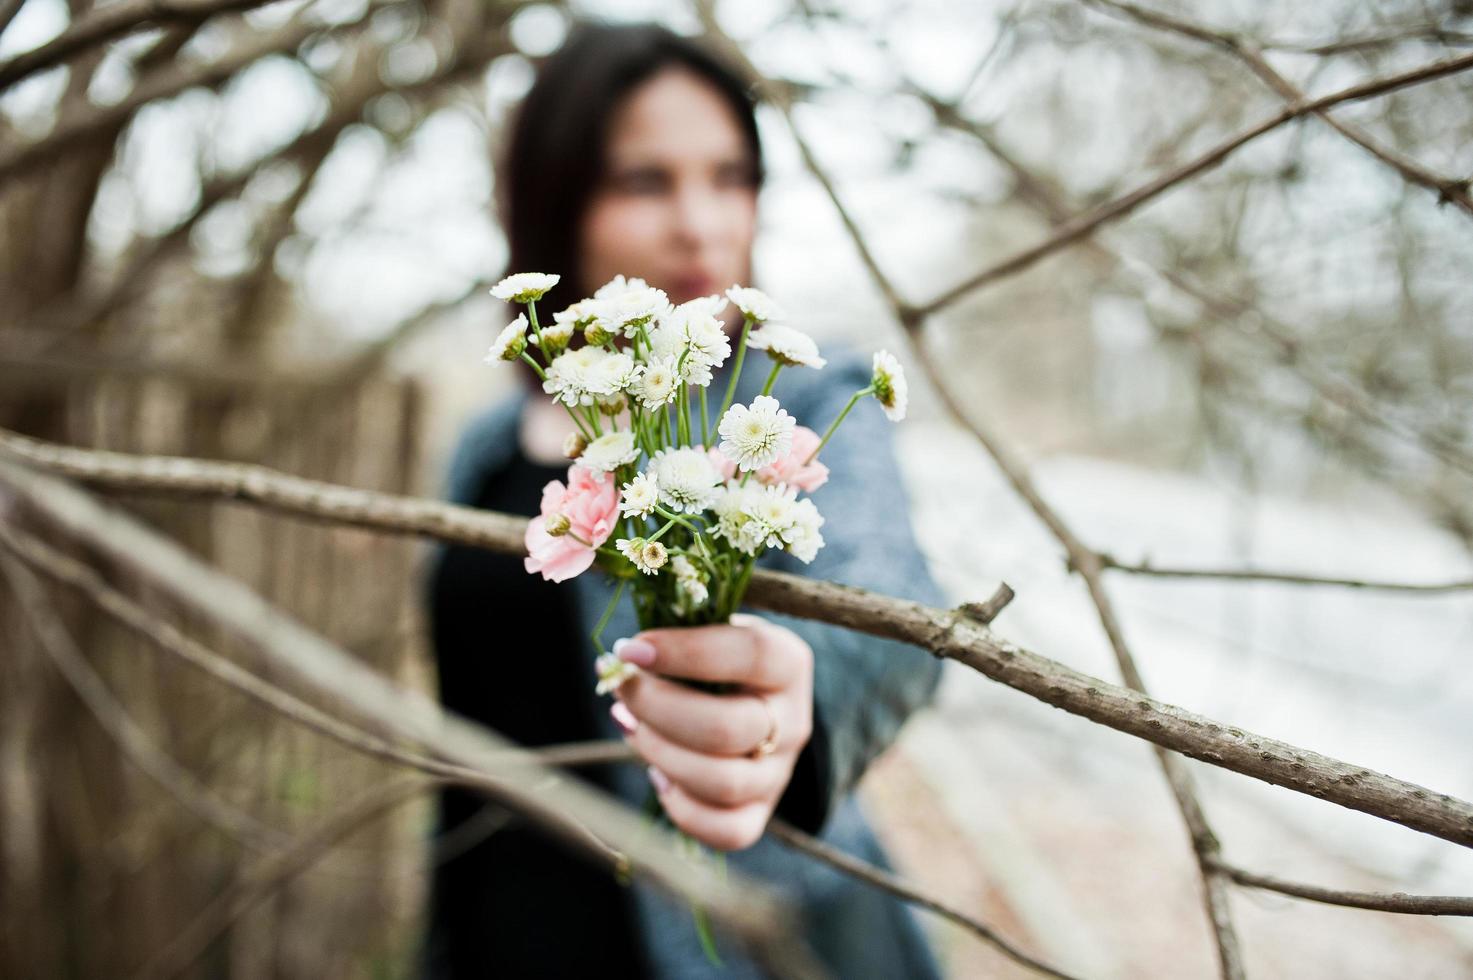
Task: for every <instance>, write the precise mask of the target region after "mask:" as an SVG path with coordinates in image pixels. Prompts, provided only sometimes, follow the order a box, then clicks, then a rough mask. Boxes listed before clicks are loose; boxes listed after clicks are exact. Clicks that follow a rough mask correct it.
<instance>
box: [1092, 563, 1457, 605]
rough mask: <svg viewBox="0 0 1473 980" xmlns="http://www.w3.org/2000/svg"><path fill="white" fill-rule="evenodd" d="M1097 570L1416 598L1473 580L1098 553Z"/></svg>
mask: <svg viewBox="0 0 1473 980" xmlns="http://www.w3.org/2000/svg"><path fill="white" fill-rule="evenodd" d="M1099 558H1100V567H1101V568H1109V569H1115V570H1116V571H1121V572H1126V573H1128V574H1131V575H1151V576H1158V577H1161V578H1210V579H1221V580H1226V581H1230V582H1233V581H1239V582H1282V583H1284V584H1286V585H1333V586H1338V587H1341V588H1347V589H1376V590H1382V591H1388V592H1411V593H1413V594H1416V595H1438V594H1442V593H1447V592H1466V591H1468V590H1469V589H1473V579H1468V580H1464V581H1454V582H1388V581H1384V580H1383V581H1377V580H1372V579H1359V578H1336V577H1331V576H1323V575H1303V574H1299V573H1295V572H1275V571H1269V570H1266V569H1255V568H1180V567H1171V566H1166V565H1153V564H1151V563H1149V562H1144V563H1141V564H1130V563H1129V562H1123V561H1120V560H1119V559H1117V558H1114V557H1112V556H1110V555H1107V554H1104V553H1100V555H1099Z"/></svg>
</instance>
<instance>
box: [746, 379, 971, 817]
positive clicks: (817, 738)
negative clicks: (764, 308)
mask: <svg viewBox="0 0 1473 980" xmlns="http://www.w3.org/2000/svg"><path fill="white" fill-rule="evenodd" d="M822 374H823V375H824V376H825V377H824V378H823V383H822V384H821V385H814V386H812V388H811V389H810V392H809V397H806V398H803V399H801V400H797V401H795V403H794V405H795V408H797V410H798V411H797V413H796V414H797V416H798V420H799V422H800V423H802V424H805V425H808V426H809V427H810V428H812V429H814V430H815V431H817V432H819V433H822V432H823V430H824V429H825V428H827V427H828V425H829V423H830V422H831V421H832V420H833V419H834V418H835V417H836V416H837V415H838V413H839V412H840V411H841V410H842V409H843V407H844V404H845V403H846V402H847V401H848V400H849V397H850V396H851V395H852V394H853V393H854V392H855V391H857V390H859V389H861V388H864V387H866V386H867V385H868V384H869V380H870V364H869V360H868V358H861V357H860V356H859V355H857V354H852V353H849V352H844V353H842V354H840V355H839V356H836V357H831V358H830V363H829V365H828V367H826V368H825V369H824V370H823V372H822ZM893 424H894V423H892V422H890V421H889V420H888V419H887V418H886V417H885V415H884V413H883V411H882V410H881V409H880V406H879V405H878V404H875V403H874V400H873V399H865V400H863V401H861V402H859V403H858V404H857V405H855V406H854V409H853V410H852V411H851V412H850V413H849V415H848V416H847V417H846V418H845V420H844V423H843V424H842V425H841V426H840V427H839V429H838V431H837V432H836V433H835V434H834V435H833V437H832V438H831V439H830V440H829V442H828V444H827V445H826V446H825V447H824V451H823V455H822V457H821V458H822V460H823V462H824V463H825V464H826V465H827V466H828V467H829V470H830V476H829V482H828V483H826V484H825V485H824V486H822V487H820V488H819V489H818V490H816V491H815V492H814V493H813V494H811V499H812V500H813V502H814V504H815V506H817V507H818V510H819V513H821V514H822V515H823V517H824V524H823V528H822V533H823V536H824V542H825V543H824V546H823V548H821V549H820V550H819V553H818V556H817V557H816V558H815V559H814V560H813V562H812V563H811V564H809V565H804V564H802V563H801V562H799V561H798V560H797V559H796V558H793V557H792V556H791V555H789V554H787V553H786V552H775V551H774V552H769V553H768V555H767V556H765V560H763V561H762V562H761V563H760V564H762V565H764V566H766V567H771V568H776V569H779V570H782V571H787V572H793V573H795V574H800V575H804V576H806V577H809V578H815V579H824V580H827V581H831V582H839V583H843V584H845V585H854V586H859V587H862V588H866V589H872V590H874V591H877V592H883V593H885V594H887V595H892V596H897V597H900V598H906V599H913V600H916V601H919V602H925V603H929V604H932V605H944V604H945V598H944V594H943V593H942V591H941V589H940V587H939V586H938V585H937V584H936V583H935V581H934V580H933V579H932V577H931V574H930V571H929V569H928V568H927V566H926V561H925V558H924V556H923V555H922V554H921V552H920V550H919V548H918V546H917V544H916V541H915V537H914V533H913V531H912V527H911V522H910V510H909V500H908V497H907V494H906V491H905V487H904V485H903V483H902V481H901V476H900V473H899V469H898V464H897V461H896V457H895V452H894V444H893V439H892V432H891V427H892V425H893ZM763 615H764V616H767V617H768V618H769V619H771V620H773V621H774V622H780V623H781V624H782V625H784V626H786V627H788V628H789V629H791V630H793V631H794V632H795V633H797V634H798V635H799V636H801V637H803V639H804V640H806V641H807V642H808V644H809V646H811V647H812V648H813V654H814V677H813V702H814V703H813V709H814V737H813V739H811V740H810V743H809V745H808V746H807V747H805V749H804V752H803V754H802V755H801V756H800V758H799V760H798V763H797V765H796V767H795V769H794V772H793V779H792V781H791V782H790V783H789V785H788V789H787V791H786V792H785V795H784V797H783V799H782V800H781V801H780V803H779V805H778V808H777V813H778V815H780V816H782V817H784V818H785V819H787V820H789V821H790V822H792V823H794V824H795V825H797V826H799V827H802V828H803V829H804V830H807V831H809V832H811V833H817V832H818V831H819V830H820V829H821V828H822V827H823V824H824V823H825V821H826V820H827V818H828V816H829V814H831V813H833V811H834V809H835V808H836V807H837V806H838V804H839V802H840V801H842V800H843V798H844V796H845V795H846V794H848V793H849V792H850V791H851V790H852V789H853V788H854V786H855V784H856V783H858V782H859V779H860V777H861V776H863V775H864V772H865V770H866V768H868V766H869V764H870V762H871V760H873V759H874V758H875V757H876V756H878V755H879V754H880V753H881V752H883V751H884V750H885V749H886V748H887V747H888V746H889V745H890V743H891V742H892V741H894V739H895V737H896V735H897V734H898V733H899V731H900V728H901V726H902V725H903V724H904V723H905V720H906V719H907V718H908V717H909V716H910V714H911V713H912V712H914V711H916V710H917V709H919V708H921V707H922V706H924V705H925V704H927V703H928V702H929V701H930V699H931V697H932V696H933V694H934V693H935V690H936V686H937V684H938V682H939V681H940V678H941V661H940V659H939V658H937V657H935V656H933V655H932V654H930V653H929V652H927V651H925V650H921V649H919V648H917V647H913V646H910V645H909V644H905V643H901V642H899V641H895V640H886V639H881V638H879V637H874V636H870V635H868V634H864V633H858V632H855V631H852V630H847V629H844V628H842V627H838V626H831V625H828V624H825V623H817V622H814V621H812V620H806V619H799V618H797V617H793V616H783V615H776V614H770V613H766V612H764V613H763Z"/></svg>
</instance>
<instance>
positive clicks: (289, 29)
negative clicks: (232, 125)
mask: <svg viewBox="0 0 1473 980" xmlns="http://www.w3.org/2000/svg"><path fill="white" fill-rule="evenodd" d="M369 9H370V10H371V9H372V8H369ZM365 16H366V14H365ZM362 23H363V21H362V20H361V19H360V20H358V21H355V22H354V23H353V24H350V25H346V26H344V27H330V28H323V27H321V26H320V25H317V24H310V23H299V22H296V21H293V22H290V23H287V24H286V25H284V26H282V27H281V28H279V29H277V30H275V31H272V32H271V33H269V34H266V35H264V36H263V37H259V38H253V39H252V40H251V41H250V42H249V43H245V44H242V45H240V46H239V47H238V48H236V49H235V50H234V51H231V52H230V53H229V54H226V55H224V56H223V57H221V58H219V59H217V60H215V61H213V62H211V63H209V64H207V65H199V66H194V67H191V66H189V65H187V64H184V63H181V62H175V63H174V64H173V65H172V66H170V67H169V68H168V69H166V70H164V71H160V72H158V73H157V74H156V75H151V76H149V77H146V78H145V79H143V80H142V81H141V82H139V84H138V85H137V86H136V87H135V88H134V89H133V91H131V92H129V93H128V96H127V98H125V99H123V100H122V101H120V102H118V103H116V104H114V105H109V106H88V107H87V108H85V109H83V110H81V111H78V112H76V113H75V114H70V115H68V116H64V117H63V118H62V119H61V120H60V121H58V122H57V124H56V126H55V128H54V129H52V130H51V132H50V133H49V134H48V135H46V136H45V137H43V138H42V139H39V140H36V141H34V142H31V143H28V144H26V145H24V146H19V147H14V148H5V149H4V150H3V151H0V181H3V180H10V179H14V178H15V177H16V176H17V175H19V174H23V173H26V172H29V171H30V170H33V169H34V168H36V167H38V166H40V165H41V164H44V163H46V162H47V161H49V160H51V159H53V158H54V157H56V156H57V155H59V154H61V153H63V152H65V151H67V150H68V149H70V148H71V147H73V146H75V145H76V144H78V143H82V142H85V141H87V140H88V139H90V138H92V137H94V136H96V135H98V134H99V133H105V132H108V131H110V130H112V129H114V128H116V127H117V126H118V125H120V124H121V123H123V122H126V121H127V120H128V119H130V118H132V117H133V115H134V114H135V113H136V112H137V111H138V110H139V109H140V108H142V107H143V106H145V105H147V104H148V103H150V102H153V101H156V100H159V99H167V98H171V97H173V96H175V95H178V94H179V93H181V92H184V91H186V90H188V89H191V88H194V87H196V86H201V85H204V86H210V85H217V84H219V83H220V82H223V81H224V80H226V79H228V78H230V77H231V76H232V75H234V74H235V73H236V72H238V71H239V70H240V69H242V68H244V67H245V66H246V65H249V64H251V63H252V62H255V61H259V60H260V59H262V58H265V57H267V56H269V55H273V54H281V53H283V52H286V51H293V50H295V49H296V48H298V47H299V46H300V45H301V44H302V42H304V41H306V40H307V39H308V38H310V37H312V36H313V35H317V34H326V35H332V34H341V33H348V32H351V31H353V30H356V29H358V28H359V27H361V25H362Z"/></svg>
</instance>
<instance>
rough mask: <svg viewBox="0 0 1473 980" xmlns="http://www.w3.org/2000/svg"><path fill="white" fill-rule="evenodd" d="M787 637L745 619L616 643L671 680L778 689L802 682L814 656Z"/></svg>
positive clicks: (647, 634) (659, 631) (623, 651)
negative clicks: (807, 659)
mask: <svg viewBox="0 0 1473 980" xmlns="http://www.w3.org/2000/svg"><path fill="white" fill-rule="evenodd" d="M786 639H787V637H786V636H785V635H784V634H783V633H782V631H779V630H775V629H774V628H772V627H771V626H770V624H767V623H764V622H763V621H762V620H760V619H758V618H757V617H755V616H742V617H740V618H739V619H738V618H737V617H733V621H732V622H731V623H729V624H728V623H721V624H717V625H712V626H681V627H677V628H671V629H655V630H646V631H644V632H643V633H640V634H639V635H638V636H636V637H634V638H633V639H630V640H623V641H620V642H619V643H617V644H615V652H616V653H617V654H618V655H619V656H621V657H623V658H624V659H625V660H628V661H630V662H631V663H636V664H638V665H639V666H641V667H644V668H646V669H647V670H652V671H655V672H656V673H660V674H668V675H670V676H672V677H684V678H688V679H691V680H702V681H734V682H737V683H740V684H742V685H744V686H747V687H752V688H757V689H759V690H764V691H776V690H781V689H782V688H785V687H788V686H790V685H791V684H793V683H794V682H795V681H796V680H798V678H799V677H800V676H801V674H802V672H803V670H804V665H805V663H806V658H808V657H811V653H809V651H808V648H807V645H806V644H803V643H801V642H797V643H795V642H791V641H788V642H784V641H785V640H786Z"/></svg>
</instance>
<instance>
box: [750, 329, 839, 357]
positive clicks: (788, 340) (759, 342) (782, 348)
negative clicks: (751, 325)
mask: <svg viewBox="0 0 1473 980" xmlns="http://www.w3.org/2000/svg"><path fill="white" fill-rule="evenodd" d="M747 346H748V347H753V348H756V349H757V350H765V351H767V356H769V357H771V358H772V359H773V360H774V361H781V362H782V363H784V364H786V365H788V366H789V367H794V366H801V367H811V368H821V367H823V366H824V365H825V364H827V363H828V361H826V360H824V359H823V358H822V357H819V356H818V345H817V344H815V343H814V342H813V338H812V337H810V336H808V335H807V334H806V333H804V332H803V331H801V330H795V329H794V328H792V327H785V326H783V325H782V324H780V323H767V324H763V325H762V326H761V327H760V328H758V329H756V330H753V331H752V332H751V333H750V334H749V335H748V336H747Z"/></svg>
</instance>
